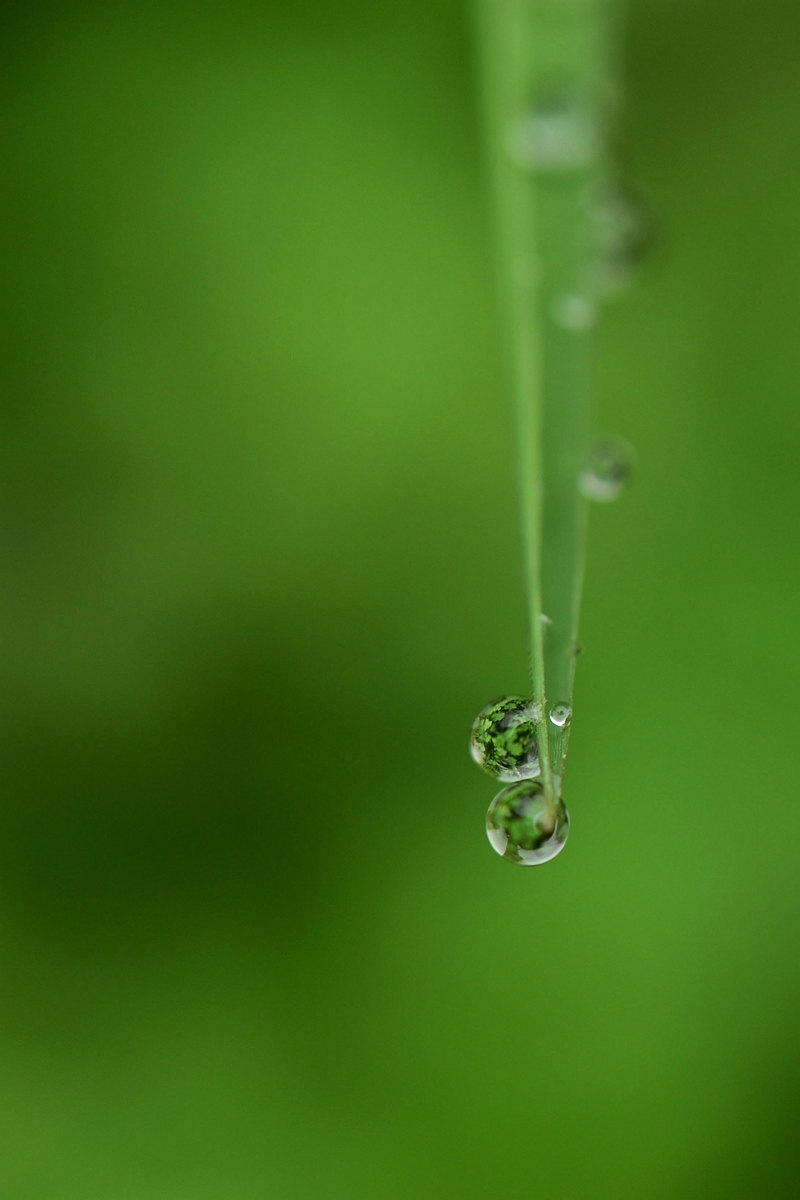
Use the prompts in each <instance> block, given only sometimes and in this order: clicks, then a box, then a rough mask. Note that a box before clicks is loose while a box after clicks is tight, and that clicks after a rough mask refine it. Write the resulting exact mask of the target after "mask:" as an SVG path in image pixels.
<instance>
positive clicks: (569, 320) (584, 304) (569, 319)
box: [550, 292, 598, 333]
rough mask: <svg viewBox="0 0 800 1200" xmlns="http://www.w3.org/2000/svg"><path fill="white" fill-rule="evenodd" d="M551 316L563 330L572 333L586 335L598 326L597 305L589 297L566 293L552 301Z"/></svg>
mask: <svg viewBox="0 0 800 1200" xmlns="http://www.w3.org/2000/svg"><path fill="white" fill-rule="evenodd" d="M550 316H551V317H552V318H553V320H554V321H555V323H556V325H559V326H560V327H561V328H562V329H568V330H569V331H570V332H571V333H585V332H586V330H587V329H592V328H593V327H594V326H595V325H596V324H597V317H598V311H597V305H596V304H595V302H594V300H591V299H590V298H589V297H588V296H581V295H579V294H578V293H577V292H566V293H565V294H564V295H563V296H556V297H555V299H554V300H551V301H550Z"/></svg>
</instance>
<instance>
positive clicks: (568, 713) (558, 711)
mask: <svg viewBox="0 0 800 1200" xmlns="http://www.w3.org/2000/svg"><path fill="white" fill-rule="evenodd" d="M550 720H551V721H552V722H553V724H554V725H557V726H558V728H559V729H563V728H564V726H565V725H569V723H570V721H571V720H572V708H571V707H570V705H569V704H567V703H566V702H565V701H563V700H561V701H559V702H558V704H554V705H553V707H552V708H551V709H550Z"/></svg>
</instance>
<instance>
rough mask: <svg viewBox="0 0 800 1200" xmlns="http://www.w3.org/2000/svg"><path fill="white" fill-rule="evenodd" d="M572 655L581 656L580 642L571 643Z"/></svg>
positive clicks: (581, 645)
mask: <svg viewBox="0 0 800 1200" xmlns="http://www.w3.org/2000/svg"><path fill="white" fill-rule="evenodd" d="M572 653H573V654H582V653H583V643H582V642H573V643H572Z"/></svg>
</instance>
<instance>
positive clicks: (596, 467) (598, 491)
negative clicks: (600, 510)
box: [578, 435, 636, 504]
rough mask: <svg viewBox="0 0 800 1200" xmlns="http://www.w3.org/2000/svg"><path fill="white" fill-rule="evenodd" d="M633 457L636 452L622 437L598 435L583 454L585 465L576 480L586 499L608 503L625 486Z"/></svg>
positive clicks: (632, 463) (629, 474)
mask: <svg viewBox="0 0 800 1200" xmlns="http://www.w3.org/2000/svg"><path fill="white" fill-rule="evenodd" d="M635 461H636V452H635V451H634V449H633V447H632V446H631V445H630V443H629V442H626V441H625V439H624V438H620V437H613V436H610V435H607V436H605V437H600V438H597V440H596V441H595V442H593V444H592V446H591V447H590V449H589V453H588V454H587V456H586V465H585V466H584V468H583V470H582V471H581V474H580V478H579V480H578V483H579V487H580V490H581V492H582V493H583V495H584V496H585V497H586V499H587V500H598V501H600V502H601V503H605V504H607V503H608V502H609V501H611V500H616V498H617V496H619V495H621V493H622V492H623V491H624V490H625V487H626V485H627V483H628V480H629V479H630V477H631V472H632V471H633V466H634V463H635Z"/></svg>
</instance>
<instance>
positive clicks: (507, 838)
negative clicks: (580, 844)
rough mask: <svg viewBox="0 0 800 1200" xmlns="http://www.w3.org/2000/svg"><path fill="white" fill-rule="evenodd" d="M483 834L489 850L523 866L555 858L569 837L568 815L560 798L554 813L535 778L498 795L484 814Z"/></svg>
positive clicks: (532, 865)
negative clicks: (491, 848) (486, 837)
mask: <svg viewBox="0 0 800 1200" xmlns="http://www.w3.org/2000/svg"><path fill="white" fill-rule="evenodd" d="M486 833H487V836H488V838H489V841H490V842H491V843H492V847H493V848H494V849H495V850H496V851H497V853H498V854H502V856H503V858H505V859H507V860H508V861H509V862H513V863H517V864H518V865H519V866H522V867H534V866H536V865H537V864H538V863H544V862H547V861H548V859H550V858H555V856H556V854H558V852H559V850H561V849H562V847H563V846H564V843H565V842H566V840H567V836H568V834H569V813H568V812H567V810H566V807H565V806H564V801H563V800H561V799H559V801H558V803H557V804H556V807H555V811H553V810H552V809H550V808H549V807H548V805H547V803H546V801H545V798H544V788H543V786H542V784H541V783H540V782H539V781H538V780H536V779H526V780H525V781H524V782H523V783H513V784H512V785H511V787H507V788H503V790H502V792H498V794H497V795H496V796H495V798H494V800H493V801H492V803H491V804H490V805H489V811H488V812H487V814H486Z"/></svg>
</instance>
